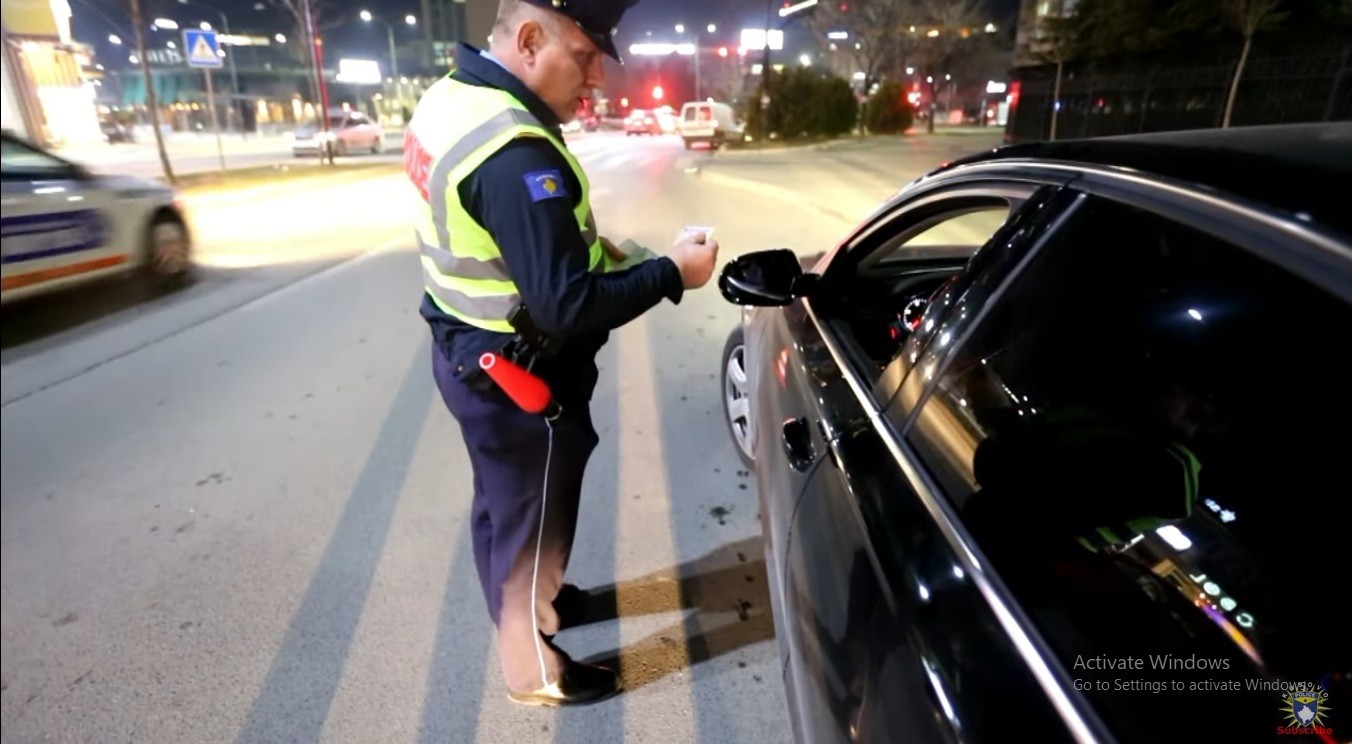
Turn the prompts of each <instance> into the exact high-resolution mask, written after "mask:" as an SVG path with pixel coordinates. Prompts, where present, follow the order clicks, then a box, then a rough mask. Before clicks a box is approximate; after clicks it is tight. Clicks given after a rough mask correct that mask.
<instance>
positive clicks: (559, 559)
mask: <svg viewBox="0 0 1352 744" xmlns="http://www.w3.org/2000/svg"><path fill="white" fill-rule="evenodd" d="M432 371H433V375H434V376H435V378H436V381H437V387H438V388H439V389H440V390H441V397H442V400H443V401H445V403H446V407H447V408H448V409H449V410H450V412H451V415H452V416H454V417H455V419H456V421H457V422H459V424H460V431H461V432H462V434H463V435H464V439H465V444H466V445H467V447H468V449H469V460H470V465H471V466H472V468H473V471H474V501H473V506H472V519H473V521H472V529H473V537H474V561H475V565H476V566H477V568H478V570H479V583H480V584H481V585H482V586H483V592H484V600H485V601H486V602H487V604H488V612H489V615H490V616H491V617H492V618H493V623H494V625H496V626H497V629H498V651H499V656H500V658H501V661H502V670H503V676H504V677H505V680H506V683H507V687H508V689H510V690H512V691H514V692H530V691H533V690H538V689H540V688H541V687H545V686H546V685H548V684H551V683H554V682H557V681H558V679H559V675H560V673H561V672H562V667H563V658H562V657H561V656H560V655H559V652H558V651H556V650H555V649H554V648H553V647H552V646H551V645H550V644H549V643H548V638H545V637H544V636H553V635H554V634H555V633H557V632H558V630H559V619H558V615H557V614H556V613H555V612H554V607H553V604H552V603H553V601H554V597H555V596H557V594H558V591H559V587H560V586H561V585H562V584H563V574H564V570H565V569H566V568H567V566H568V558H569V555H570V554H571V552H572V548H573V533H574V530H575V529H576V527H577V510H578V502H579V497H580V495H581V491H582V476H583V471H584V470H585V469H586V465H587V460H588V458H589V457H591V453H592V451H593V450H594V449H596V444H597V441H598V438H597V435H596V429H595V428H594V427H593V425H592V421H591V414H590V411H589V410H588V409H587V408H586V407H585V406H574V407H573V409H572V410H569V409H565V410H564V413H563V415H562V416H560V417H559V418H558V419H556V420H554V421H552V422H550V421H546V420H545V419H544V417H543V416H539V415H535V414H530V413H526V412H525V411H523V410H521V409H520V408H518V407H517V406H516V404H515V403H513V402H512V401H511V399H509V398H508V397H507V396H506V395H505V394H504V393H502V392H501V391H499V390H497V389H493V390H489V391H480V390H476V389H474V388H472V387H470V386H469V385H467V384H465V383H464V382H462V381H460V380H459V379H457V377H456V375H455V370H454V368H453V366H452V363H451V362H450V361H449V360H447V359H446V358H445V356H444V355H443V354H442V353H441V351H440V350H439V349H438V348H437V347H436V344H435V343H434V344H433V351H432Z"/></svg>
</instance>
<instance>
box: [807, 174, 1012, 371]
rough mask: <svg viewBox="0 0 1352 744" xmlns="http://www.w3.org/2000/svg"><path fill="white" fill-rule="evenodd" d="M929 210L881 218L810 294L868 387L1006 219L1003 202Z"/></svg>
mask: <svg viewBox="0 0 1352 744" xmlns="http://www.w3.org/2000/svg"><path fill="white" fill-rule="evenodd" d="M935 207H936V208H935V209H933V210H925V209H924V208H923V207H922V208H921V209H922V211H921V213H920V214H917V213H916V212H915V211H912V210H907V212H906V214H903V215H898V216H897V217H895V218H893V219H890V220H885V221H884V222H882V223H881V224H880V225H878V226H877V227H876V229H873V230H870V231H868V232H867V233H865V234H863V235H861V236H860V237H859V239H858V241H857V243H856V245H855V246H853V247H852V248H850V250H849V251H848V252H847V253H846V254H845V256H844V257H845V259H846V260H845V262H844V265H836V266H832V267H831V270H830V271H829V272H828V273H829V275H830V280H831V281H830V282H829V283H828V284H827V285H824V286H823V289H824V290H825V291H821V292H817V293H815V294H814V297H815V298H816V304H817V305H818V307H819V308H820V309H821V311H822V314H823V317H824V318H825V319H826V320H827V321H828V322H830V323H831V324H832V325H833V327H834V328H835V330H836V331H837V332H838V333H839V335H840V336H841V338H842V339H843V340H844V341H845V342H846V348H847V350H848V353H850V354H851V356H853V357H854V359H853V361H854V363H855V366H856V370H857V371H858V372H859V373H860V374H861V375H863V376H864V380H865V381H866V382H868V383H869V384H873V383H874V382H875V381H876V380H877V378H878V377H879V376H880V375H881V374H882V372H883V370H884V369H886V367H887V365H888V364H889V363H890V362H891V361H892V359H893V358H894V357H895V356H896V354H897V352H898V351H899V350H900V349H901V347H902V345H903V344H905V342H906V339H907V337H908V336H910V334H911V333H912V332H913V331H914V330H915V329H916V328H917V327H918V325H919V324H920V322H921V320H922V318H923V316H924V313H925V310H926V309H927V308H928V306H929V302H930V300H931V299H932V298H933V297H934V296H935V295H937V294H938V293H939V291H940V290H941V289H942V288H943V287H944V286H945V285H946V284H947V283H948V282H949V281H951V280H952V279H954V278H955V277H957V276H958V275H959V274H961V273H962V271H963V269H964V268H965V267H966V266H967V264H968V262H969V261H970V260H971V258H972V256H973V255H975V254H976V252H977V250H979V249H980V248H981V246H982V245H984V244H985V243H986V242H987V241H988V240H989V239H990V238H991V236H992V235H994V234H995V232H996V231H997V230H999V229H1000V227H1001V226H1003V225H1004V224H1005V222H1006V221H1007V220H1008V218H1009V215H1010V214H1012V212H1013V209H1014V204H1013V203H1012V202H1011V201H1009V200H1007V199H1004V198H1001V197H989V196H987V197H973V198H967V199H958V200H954V199H949V200H945V201H943V202H942V203H941V204H937V205H935Z"/></svg>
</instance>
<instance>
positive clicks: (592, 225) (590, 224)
mask: <svg viewBox="0 0 1352 744" xmlns="http://www.w3.org/2000/svg"><path fill="white" fill-rule="evenodd" d="M596 235H597V232H596V217H595V215H593V214H592V211H591V206H590V205H588V206H587V227H586V229H584V230H583V231H582V239H583V240H584V241H586V242H587V247H588V248H591V244H592V243H595V242H596Z"/></svg>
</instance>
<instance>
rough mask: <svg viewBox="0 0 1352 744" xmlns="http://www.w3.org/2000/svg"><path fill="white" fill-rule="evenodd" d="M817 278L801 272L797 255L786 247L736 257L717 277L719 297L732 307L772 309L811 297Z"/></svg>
mask: <svg viewBox="0 0 1352 744" xmlns="http://www.w3.org/2000/svg"><path fill="white" fill-rule="evenodd" d="M819 279H820V277H819V276H817V275H816V274H809V273H805V272H804V271H803V265H802V262H801V261H800V260H799V258H798V256H797V254H795V253H794V252H793V251H791V250H789V249H787V248H776V249H773V250H768V251H756V252H755V253H748V254H746V255H745V256H739V257H737V258H736V259H734V260H733V261H732V262H731V263H729V264H728V265H727V266H724V267H723V272H722V273H721V274H720V275H719V277H718V288H719V289H720V290H722V292H723V297H724V298H725V299H727V301H728V302H731V303H733V304H734V305H755V306H760V307H773V306H782V305H787V304H789V303H790V302H793V301H794V300H796V299H798V298H800V297H807V296H809V295H810V294H811V292H812V288H813V287H815V286H816V284H817V281H818V280H819Z"/></svg>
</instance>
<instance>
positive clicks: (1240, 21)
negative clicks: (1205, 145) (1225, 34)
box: [1220, 0, 1286, 127]
mask: <svg viewBox="0 0 1352 744" xmlns="http://www.w3.org/2000/svg"><path fill="white" fill-rule="evenodd" d="M1280 4H1281V0H1224V2H1222V3H1221V7H1220V12H1221V16H1222V17H1223V18H1224V19H1225V21H1226V22H1227V23H1229V24H1230V27H1231V28H1232V29H1234V30H1236V31H1238V32H1239V33H1240V35H1241V36H1243V37H1244V46H1243V48H1242V49H1241V50H1240V52H1239V63H1238V64H1236V65H1235V76H1234V78H1232V79H1231V80H1230V95H1228V96H1226V99H1225V115H1224V116H1223V117H1222V118H1221V126H1222V127H1229V126H1230V115H1231V113H1232V112H1233V111H1234V108H1235V97H1236V96H1237V95H1238V94H1239V80H1240V78H1241V77H1243V76H1244V66H1245V65H1246V64H1248V62H1249V49H1250V48H1251V47H1252V46H1253V37H1254V35H1255V34H1257V33H1258V32H1259V31H1260V30H1262V29H1264V28H1268V27H1271V26H1274V25H1276V24H1277V23H1280V22H1281V20H1282V19H1283V18H1284V17H1285V16H1286V14H1285V13H1278V12H1276V11H1277V6H1278V5H1280Z"/></svg>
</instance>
